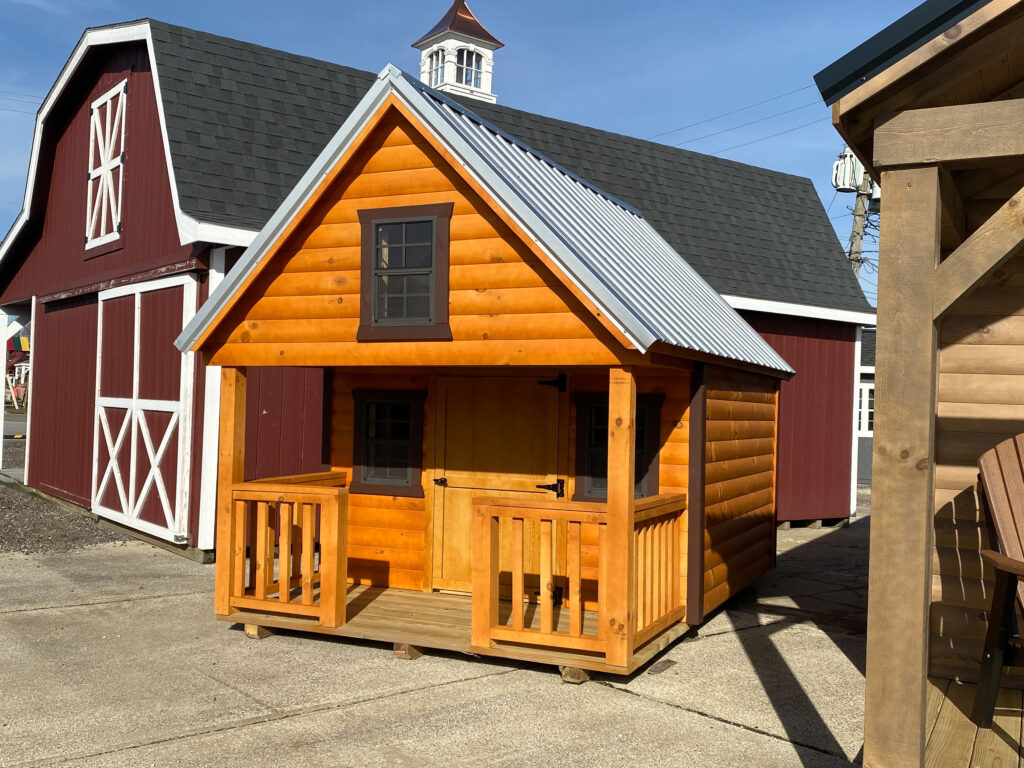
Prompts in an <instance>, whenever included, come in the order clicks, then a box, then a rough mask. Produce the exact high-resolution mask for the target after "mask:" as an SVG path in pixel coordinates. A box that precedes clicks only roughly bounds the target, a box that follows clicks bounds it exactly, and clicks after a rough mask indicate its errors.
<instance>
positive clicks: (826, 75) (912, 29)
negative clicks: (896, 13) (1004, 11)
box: [814, 0, 989, 106]
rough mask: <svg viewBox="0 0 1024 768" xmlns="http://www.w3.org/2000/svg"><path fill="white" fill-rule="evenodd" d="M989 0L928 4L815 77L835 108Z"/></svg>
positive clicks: (947, 0)
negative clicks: (855, 91)
mask: <svg viewBox="0 0 1024 768" xmlns="http://www.w3.org/2000/svg"><path fill="white" fill-rule="evenodd" d="M988 2H989V0H927V2H924V3H921V5H919V6H917V7H916V8H914V9H913V10H912V11H910V12H909V13H907V14H906V15H904V16H902V17H901V18H899V19H897V20H896V21H894V22H893V23H892V24H890V25H889V26H888V27H886V28H885V29H883V30H882V31H881V32H879V33H878V34H877V35H875V36H874V37H872V38H870V39H869V40H867V41H865V42H863V43H861V44H860V45H858V46H857V47H856V48H854V49H853V50H852V51H850V52H849V53H847V54H846V55H845V56H843V57H842V58H840V59H837V60H836V61H834V62H832V63H831V64H829V65H828V66H827V67H825V68H824V69H823V70H821V71H820V72H819V73H818V74H816V75H815V76H814V82H815V84H816V85H817V86H818V91H819V92H820V93H821V97H822V98H823V99H824V100H825V103H826V104H828V105H830V106H831V105H832V104H834V103H835V102H837V101H839V99H841V98H842V97H843V96H845V95H846V94H848V93H850V92H851V91H853V90H854V89H855V88H856V87H857V86H859V85H860V84H861V83H863V82H866V81H868V80H870V79H871V78H872V77H874V76H875V75H877V74H879V73H880V72H883V71H885V70H886V69H888V68H889V67H890V66H891V65H892V64H895V63H896V62H897V61H899V60H900V59H902V58H903V57H905V56H906V55H907V54H910V53H913V52H914V51H916V50H917V49H918V48H920V47H921V46H923V45H924V44H925V43H927V42H928V41H929V40H931V39H932V38H934V37H935V36H936V35H941V34H942V33H943V32H945V31H946V30H947V29H949V28H950V27H952V26H953V25H954V24H956V23H958V22H960V21H963V20H964V19H965V18H967V17H968V16H970V15H971V14H972V13H974V11H976V10H977V9H978V8H980V7H981V6H983V5H985V4H986V3H988Z"/></svg>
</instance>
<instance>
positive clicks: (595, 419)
mask: <svg viewBox="0 0 1024 768" xmlns="http://www.w3.org/2000/svg"><path fill="white" fill-rule="evenodd" d="M664 400H665V397H664V395H661V394H650V395H637V397H636V430H635V435H636V454H635V456H636V458H635V461H636V492H635V493H636V498H638V499H639V498H643V497H645V496H653V495H656V494H657V493H658V483H659V479H658V458H659V457H658V451H659V448H660V435H659V432H660V424H661V405H662V403H663V402H664ZM573 401H574V403H575V405H576V491H575V493H574V495H573V498H575V499H590V500H594V499H601V500H603V499H605V498H607V496H608V394H607V393H598V392H575V393H573Z"/></svg>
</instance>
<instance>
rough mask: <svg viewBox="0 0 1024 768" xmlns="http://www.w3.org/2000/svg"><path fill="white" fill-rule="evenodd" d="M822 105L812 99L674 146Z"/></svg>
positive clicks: (692, 142)
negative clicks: (808, 102)
mask: <svg viewBox="0 0 1024 768" xmlns="http://www.w3.org/2000/svg"><path fill="white" fill-rule="evenodd" d="M820 106H821V102H820V101H812V102H811V103H810V104H804V105H803V106H802V107H794V108H793V109H787V110H786V111H785V112H776V113H775V114H774V115H768V117H759V118H758V119H757V120H751V121H750V122H749V123H741V124H740V125H734V126H733V127H732V128H723V129H722V130H720V131H715V132H714V133H708V134H705V135H704V136H698V137H697V138H696V139H687V140H686V141H680V142H679V143H677V144H673V145H672V146H673V147H682V146H684V145H686V144H694V143H696V142H698V141H702V140H704V139H710V138H711V137H712V136H721V135H722V134H723V133H729V132H730V131H738V130H739V129H740V128H746V127H748V126H751V125H757V124H758V123H763V122H765V121H766V120H773V119H775V118H776V117H782V116H783V115H789V114H792V113H793V112H799V111H800V110H801V109H807V108H808V107H820Z"/></svg>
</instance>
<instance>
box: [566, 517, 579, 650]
mask: <svg viewBox="0 0 1024 768" xmlns="http://www.w3.org/2000/svg"><path fill="white" fill-rule="evenodd" d="M566 548H567V550H566V553H565V577H566V579H567V580H568V582H569V634H570V635H572V636H573V637H580V636H581V635H582V634H583V600H582V597H581V595H582V594H583V590H582V589H581V585H580V524H579V523H577V522H570V523H569V526H568V529H567V531H566Z"/></svg>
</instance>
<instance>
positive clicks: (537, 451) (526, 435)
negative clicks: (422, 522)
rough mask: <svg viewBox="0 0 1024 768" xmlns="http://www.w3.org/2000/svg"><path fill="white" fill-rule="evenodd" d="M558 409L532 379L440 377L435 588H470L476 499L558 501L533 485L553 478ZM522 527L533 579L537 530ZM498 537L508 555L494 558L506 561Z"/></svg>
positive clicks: (554, 398) (552, 392) (552, 393)
mask: <svg viewBox="0 0 1024 768" xmlns="http://www.w3.org/2000/svg"><path fill="white" fill-rule="evenodd" d="M558 403H559V398H558V391H557V390H556V389H555V388H554V387H549V386H544V385H541V384H540V383H539V380H538V379H535V378H529V377H522V378H515V379H511V378H483V377H476V378H454V377H452V378H449V377H442V378H441V379H439V381H438V416H437V423H436V430H437V431H436V441H437V442H436V448H435V456H436V457H437V459H438V465H437V466H438V469H437V476H438V477H437V479H438V480H441V479H442V478H443V481H442V482H443V483H444V484H443V485H440V486H436V487H435V488H434V510H433V512H434V514H433V523H434V524H433V535H434V541H433V547H434V570H433V585H434V587H435V588H438V589H453V590H462V591H469V590H470V584H471V580H472V557H471V554H472V552H471V549H472V547H471V533H472V519H473V500H474V499H475V498H479V497H511V498H522V499H524V501H545V500H549V501H553V500H555V499H556V494H555V492H553V491H551V490H543V489H540V488H538V487H537V486H538V485H546V484H550V483H554V482H555V481H557V479H558V421H559V420H558ZM505 523H506V524H507V525H508V526H511V521H505ZM525 528H526V530H525V532H524V536H525V541H526V542H527V544H526V547H525V552H526V553H527V558H526V567H527V571H528V572H529V573H531V574H534V575H539V573H540V570H539V569H540V566H541V565H542V563H541V562H540V558H539V553H540V546H539V544H540V540H539V536H540V527H539V526H538V525H537V524H535V523H534V521H528V522H527V523H526V524H525ZM510 533H511V531H510V530H509V531H506V534H510ZM502 539H503V540H504V541H505V542H506V548H507V549H508V551H507V552H504V553H499V557H502V559H503V560H505V561H511V558H512V551H511V547H512V537H511V536H510V535H506V536H503V537H502ZM550 566H551V563H548V567H549V568H550Z"/></svg>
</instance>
